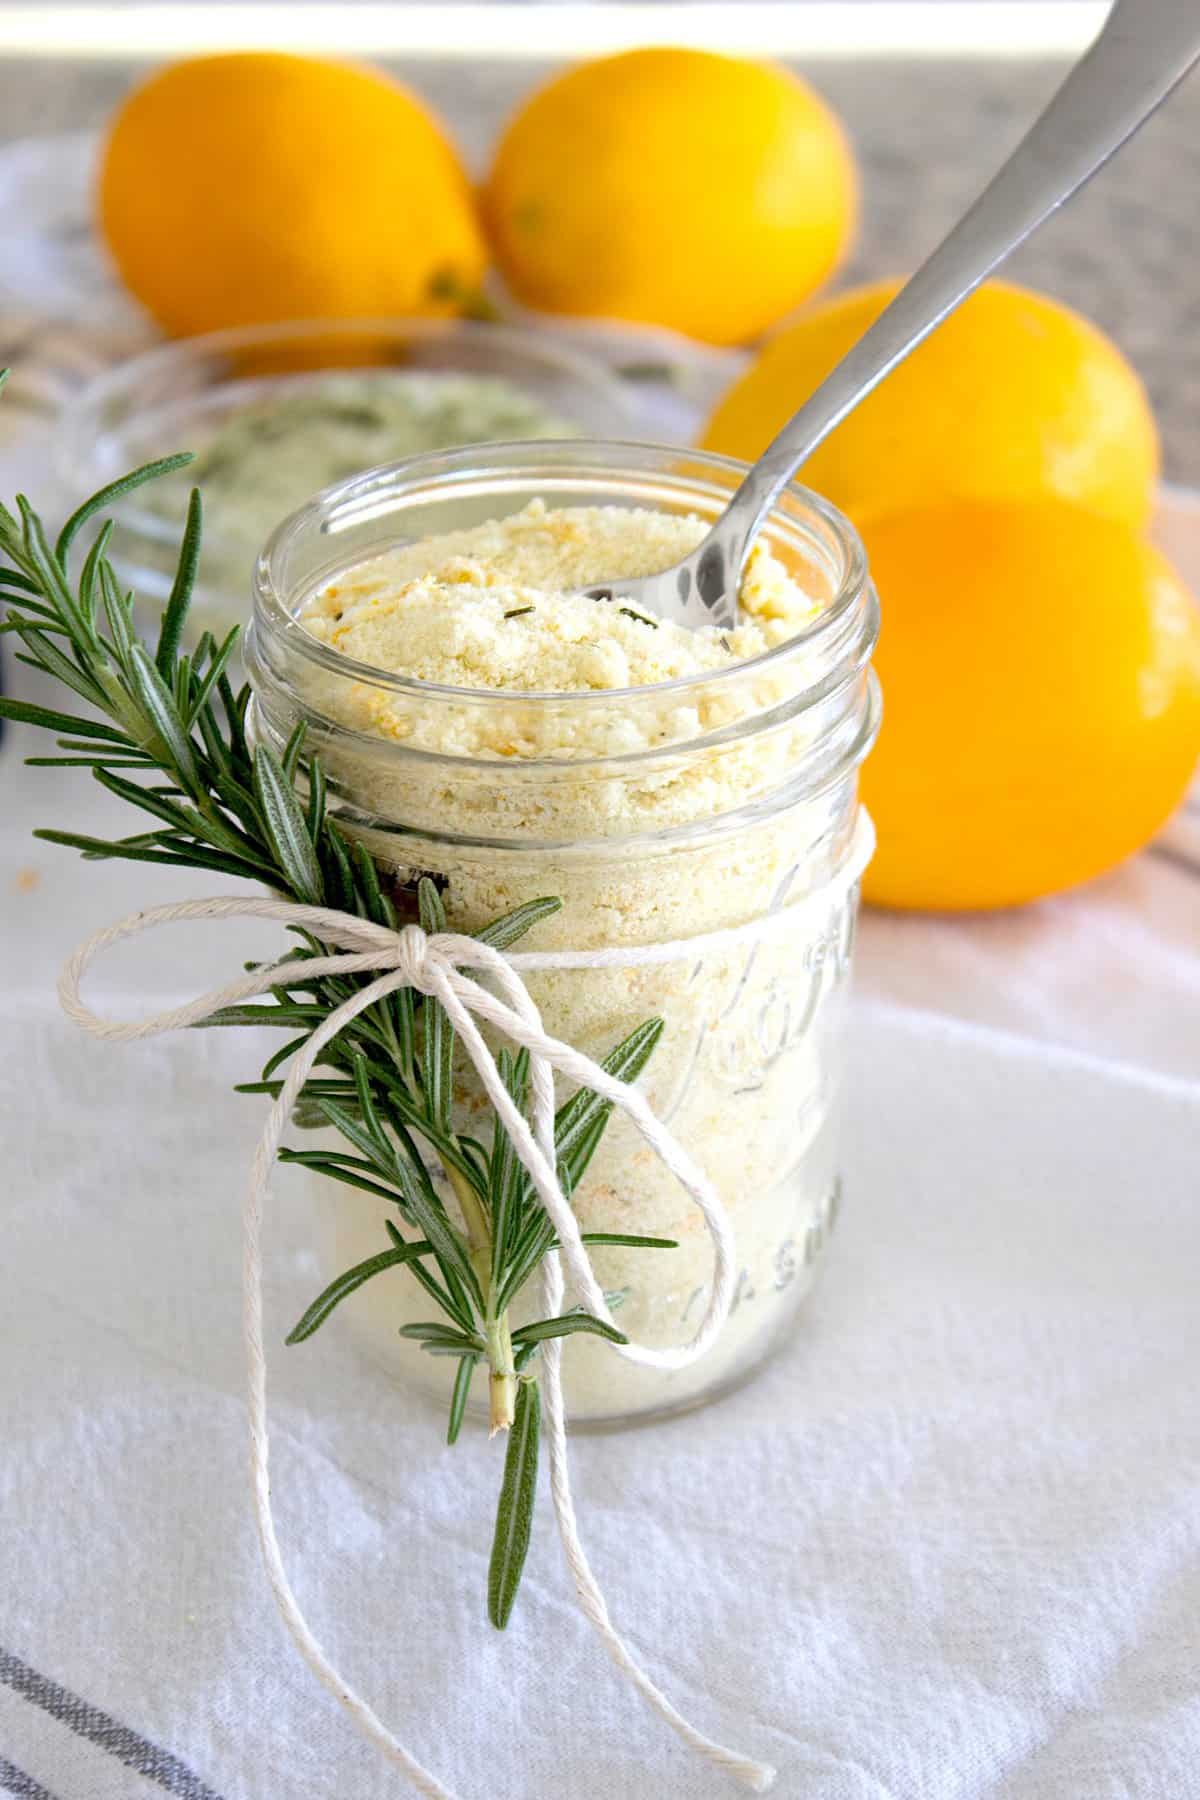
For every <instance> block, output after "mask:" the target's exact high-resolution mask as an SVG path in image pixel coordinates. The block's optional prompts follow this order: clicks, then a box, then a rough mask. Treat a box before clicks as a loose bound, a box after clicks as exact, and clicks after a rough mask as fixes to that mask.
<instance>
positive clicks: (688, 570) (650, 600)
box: [585, 0, 1200, 626]
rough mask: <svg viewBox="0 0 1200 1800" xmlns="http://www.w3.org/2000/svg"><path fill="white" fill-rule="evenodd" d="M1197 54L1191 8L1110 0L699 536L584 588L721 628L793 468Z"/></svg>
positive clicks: (1098, 161)
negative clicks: (669, 561) (930, 248)
mask: <svg viewBox="0 0 1200 1800" xmlns="http://www.w3.org/2000/svg"><path fill="white" fill-rule="evenodd" d="M1197 57H1200V5H1198V4H1197V0H1115V3H1114V5H1113V7H1112V10H1111V11H1110V13H1109V15H1108V18H1107V19H1106V21H1105V24H1104V28H1103V30H1102V31H1101V33H1100V35H1099V37H1098V38H1097V39H1096V41H1095V43H1094V44H1093V45H1092V47H1091V49H1090V50H1089V51H1088V52H1087V54H1086V55H1085V56H1084V57H1082V58H1081V60H1080V61H1079V62H1078V63H1077V64H1076V66H1075V68H1074V69H1073V70H1072V71H1071V73H1070V74H1069V75H1068V77H1067V79H1066V81H1065V82H1064V83H1063V85H1062V86H1061V87H1060V88H1059V90H1058V92H1057V93H1056V94H1055V96H1054V98H1053V99H1052V100H1051V102H1050V104H1049V106H1047V108H1046V110H1045V112H1043V113H1042V115H1041V117H1040V118H1039V119H1038V120H1037V122H1036V123H1035V124H1034V125H1033V127H1032V128H1031V130H1030V131H1029V133H1028V134H1027V136H1026V137H1025V138H1024V139H1023V140H1022V142H1021V143H1020V144H1019V145H1018V146H1017V148H1016V150H1015V151H1014V152H1013V154H1012V155H1011V156H1010V157H1009V159H1008V161H1007V162H1006V163H1005V164H1004V166H1003V168H1002V169H1001V170H1000V172H999V174H998V175H996V176H995V177H994V178H993V180H992V182H991V184H990V185H989V186H988V187H987V188H985V189H984V191H983V193H982V194H981V195H980V196H979V199H978V200H976V202H975V204H974V205H973V206H972V207H971V209H970V211H969V212H967V213H966V214H965V215H964V216H963V218H962V219H960V220H959V222H958V224H957V225H956V226H955V227H954V228H953V230H952V231H951V232H950V235H949V236H948V237H947V238H945V239H943V241H942V243H941V244H940V245H939V246H938V248H937V249H936V250H935V251H934V252H933V254H932V256H930V257H929V259H928V261H927V262H925V263H924V264H923V265H922V266H921V268H919V269H918V270H917V272H916V274H915V275H914V276H913V277H912V279H911V280H910V281H909V282H908V283H907V284H906V285H905V286H904V287H903V288H902V289H901V290H900V292H899V293H898V294H897V295H896V297H895V299H894V300H893V301H892V302H891V304H890V306H888V307H887V309H886V310H885V311H884V312H882V313H881V314H880V315H879V317H878V318H877V319H876V320H875V323H874V324H873V325H872V326H871V328H870V329H869V330H868V331H867V332H865V333H864V335H863V336H862V337H861V338H860V339H859V341H858V342H857V344H855V345H854V347H853V349H852V350H850V351H849V352H848V353H847V355H846V356H845V357H843V359H842V361H841V362H840V363H839V364H838V366H837V367H836V369H834V370H833V372H832V373H831V374H830V375H828V376H827V377H826V378H825V380H824V381H823V382H822V383H821V385H820V387H819V388H818V389H817V390H816V392H815V393H814V394H813V395H811V396H810V398H809V399H808V400H806V401H805V403H804V405H803V406H802V407H801V408H800V410H799V412H798V413H796V415H795V416H794V418H792V419H791V420H790V421H789V423H788V424H786V425H785V426H784V428H783V430H782V431H781V432H780V433H779V435H778V437H776V438H775V439H774V441H773V442H772V443H771V444H769V445H768V447H767V448H766V450H764V452H763V454H762V455H761V456H760V457H759V459H758V461H757V462H756V463H755V464H754V466H753V468H752V469H751V470H750V472H749V474H748V475H747V476H746V478H745V480H744V481H743V482H742V484H741V486H740V487H739V488H738V490H737V492H736V493H735V494H734V496H733V498H732V500H731V501H730V502H729V505H728V506H727V507H726V509H725V511H724V512H723V513H722V515H721V517H720V518H719V519H718V520H717V522H716V524H715V525H714V526H713V528H712V530H711V531H710V532H709V533H708V536H707V537H706V538H705V539H704V541H703V542H702V543H701V544H699V545H698V546H697V548H696V549H695V550H693V551H692V553H691V555H690V556H687V557H685V558H684V560H683V561H682V562H680V563H676V564H675V565H674V567H673V568H670V569H664V570H662V571H661V573H659V574H657V575H645V576H641V577H639V578H637V579H633V580H628V581H626V580H621V581H617V582H611V583H609V582H605V583H600V584H597V585H596V586H594V587H589V588H587V589H586V590H585V592H587V593H589V594H592V595H594V596H595V597H596V598H598V599H610V598H611V597H612V595H613V594H614V593H616V594H619V595H620V597H621V598H622V599H628V600H630V601H632V602H633V603H634V604H635V605H639V606H642V607H646V608H648V609H649V610H650V611H652V612H657V613H659V614H661V615H662V616H663V617H666V618H672V619H675V620H677V621H679V622H680V623H682V624H686V625H718V626H727V625H732V624H734V623H735V622H736V620H737V611H738V606H737V595H738V587H739V577H740V574H741V569H742V564H743V563H744V561H745V559H746V554H747V552H748V550H749V548H750V546H751V544H752V543H753V541H754V538H755V536H756V535H757V533H758V531H759V529H760V527H761V525H762V523H763V520H764V519H765V517H766V515H767V513H768V511H769V510H770V508H771V506H772V505H773V504H774V502H775V501H776V500H777V499H778V497H779V495H780V494H781V493H782V492H783V489H784V488H785V487H786V486H787V484H788V482H789V481H790V480H791V478H792V476H793V475H794V474H795V472H796V470H797V469H798V468H799V466H800V464H801V463H803V462H804V461H805V459H806V458H807V457H809V456H811V454H812V452H813V451H814V450H815V449H816V447H817V445H818V444H819V443H821V442H822V441H823V439H824V438H826V437H828V435H829V433H830V432H831V431H832V430H833V429H834V427H835V426H836V425H840V424H841V422H842V420H843V419H844V418H845V417H846V415H847V414H848V413H850V412H853V410H854V408H855V407H856V406H857V405H858V403H859V401H860V400H863V399H865V398H866V396H867V395H868V394H869V393H870V392H871V391H872V389H874V388H876V387H878V385H879V383H880V382H881V381H882V380H883V378H884V376H885V375H887V374H889V373H890V372H891V370H892V369H894V368H895V367H896V365H897V363H900V362H902V361H903V360H904V358H905V357H906V356H907V355H908V354H909V352H910V351H911V350H915V349H916V347H917V345H918V344H919V343H921V342H922V341H923V340H924V339H925V338H927V337H928V336H929V334H930V332H931V331H933V330H934V329H935V327H936V326H938V325H940V324H941V322H942V320H943V319H945V318H946V317H948V315H949V314H950V313H952V312H953V311H954V309H955V307H956V306H960V305H961V304H962V302H963V301H964V300H965V299H966V298H967V296H968V295H969V294H972V293H973V292H974V291H975V289H976V288H977V287H978V286H979V284H980V282H982V281H983V280H984V279H985V278H986V277H987V276H988V275H990V274H991V272H992V270H993V269H995V268H996V267H997V266H998V265H999V264H1000V263H1002V262H1003V261H1004V259H1005V257H1006V256H1008V254H1009V253H1010V251H1012V250H1015V249H1016V247H1017V245H1018V244H1020V243H1022V242H1023V241H1024V239H1025V238H1027V237H1028V236H1029V234H1030V233H1031V232H1032V231H1034V230H1036V228H1037V227H1038V226H1039V225H1040V224H1041V223H1042V221H1043V219H1046V218H1048V217H1049V215H1050V214H1051V213H1052V212H1054V211H1056V210H1057V208H1058V207H1060V206H1061V205H1062V204H1063V202H1064V201H1065V200H1069V199H1070V197H1071V195H1072V194H1074V193H1075V192H1077V190H1078V189H1079V188H1081V187H1082V186H1083V184H1084V183H1085V182H1086V181H1088V180H1089V179H1090V178H1091V176H1093V175H1094V174H1095V173H1096V170H1097V169H1099V168H1100V167H1101V165H1102V164H1103V163H1105V162H1107V160H1108V158H1109V157H1110V156H1112V155H1113V153H1114V151H1116V150H1119V149H1120V147H1121V145H1122V144H1123V143H1125V141H1126V139H1128V138H1129V137H1131V136H1132V135H1133V133H1134V132H1135V131H1136V130H1137V128H1138V126H1139V125H1141V124H1143V123H1144V121H1145V120H1146V119H1148V118H1149V116H1150V114H1151V113H1152V112H1153V111H1154V110H1155V108H1156V107H1157V106H1159V105H1160V104H1161V102H1162V101H1163V100H1165V99H1166V97H1167V95H1168V94H1169V93H1170V92H1171V90H1172V88H1174V87H1175V85H1176V84H1177V83H1178V82H1179V81H1181V80H1182V79H1183V77H1184V76H1185V75H1186V74H1187V72H1188V70H1189V69H1190V68H1191V67H1192V65H1193V63H1194V62H1195V61H1196V59H1197Z"/></svg>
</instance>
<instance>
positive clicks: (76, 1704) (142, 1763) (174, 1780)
mask: <svg viewBox="0 0 1200 1800" xmlns="http://www.w3.org/2000/svg"><path fill="white" fill-rule="evenodd" d="M0 1681H3V1682H4V1683H5V1684H6V1685H7V1686H8V1687H10V1688H12V1689H13V1690H14V1692H15V1693H18V1694H20V1695H21V1697H22V1698H23V1699H25V1700H28V1701H30V1702H31V1704H32V1705H34V1706H40V1707H41V1708H42V1710H43V1712H48V1713H49V1714H50V1716H51V1718H53V1719H57V1720H58V1721H59V1723H60V1724H63V1725H65V1726H67V1728H68V1730H70V1731H73V1732H74V1733H75V1735H76V1736H77V1737H82V1738H87V1739H88V1740H89V1741H90V1742H91V1743H93V1744H96V1745H98V1746H99V1748H100V1749H101V1750H106V1751H107V1752H108V1754H109V1755H110V1756H115V1757H116V1759H117V1761H118V1762H122V1763H124V1764H125V1767H126V1768H127V1769H135V1770H136V1771H137V1773H138V1774H139V1775H144V1776H145V1777H146V1779H147V1780H148V1781H155V1782H157V1783H158V1785H159V1787H161V1788H165V1789H166V1790H167V1792H168V1793H169V1794H175V1795H176V1796H177V1797H178V1800H220V1795H219V1794H217V1793H214V1791H213V1789H212V1788H210V1787H208V1786H207V1785H206V1784H205V1783H204V1782H203V1781H201V1780H200V1777H199V1776H198V1775H193V1773H192V1771H191V1770H190V1769H189V1768H188V1766H187V1764H186V1763H181V1762H180V1760H179V1758H178V1757H177V1756H172V1755H171V1752H170V1751H169V1750H162V1749H160V1748H159V1746H158V1745H157V1744H152V1743H151V1742H150V1740H149V1739H148V1738H144V1737H142V1736H141V1734H140V1732H137V1731H134V1729H133V1727H132V1726H130V1725H122V1724H121V1723H120V1721H119V1720H117V1719H110V1718H109V1716H108V1714H107V1713H105V1712H101V1711H100V1708H99V1707H98V1706H92V1705H91V1704H90V1703H89V1702H88V1701H87V1700H81V1699H80V1697H79V1695H78V1694H73V1693H71V1691H70V1689H69V1688H65V1687H60V1686H59V1684H58V1682H57V1681H51V1680H50V1678H49V1676H47V1675H39V1673H38V1671H37V1670H36V1669H31V1668H30V1666H29V1664H28V1663H24V1662H22V1661H21V1659H20V1657H19V1656H14V1655H13V1654H12V1652H11V1651H10V1650H3V1649H0ZM0 1766H2V1765H0ZM16 1791H17V1792H18V1793H21V1792H22V1791H23V1790H22V1789H20V1788H18V1789H17V1790H16ZM38 1792H40V1790H35V1797H36V1793H38Z"/></svg>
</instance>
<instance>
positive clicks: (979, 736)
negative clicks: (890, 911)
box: [862, 500, 1200, 910]
mask: <svg viewBox="0 0 1200 1800" xmlns="http://www.w3.org/2000/svg"><path fill="white" fill-rule="evenodd" d="M864 538H865V542H866V546H867V553H868V558H869V561H870V563H871V566H872V569H873V572H874V576H875V580H876V583H877V585H878V588H879V595H880V602H881V606H882V609H883V632H882V635H881V637H880V642H879V649H878V654H877V658H876V668H877V670H878V673H879V678H880V681H881V682H882V685H883V729H882V730H881V732H880V735H879V740H878V743H877V745H876V748H875V750H874V752H873V754H872V755H871V756H870V757H869V758H868V760H867V763H866V765H865V767H864V769H863V778H862V794H863V799H864V800H865V802H866V804H867V805H868V806H869V807H870V809H871V812H872V814H873V815H874V818H875V823H876V826H877V828H878V833H879V849H878V852H877V855H876V858H875V861H874V862H873V864H872V865H871V867H870V869H869V870H868V871H867V876H866V880H865V883H864V892H865V893H866V895H867V897H868V898H869V899H871V900H874V901H877V902H879V903H881V904H883V905H886V906H897V907H920V908H937V909H947V910H960V909H970V908H976V907H997V906H1011V905H1013V904H1015V903H1017V902H1019V901H1023V900H1031V899H1034V898H1036V897H1037V896H1039V895H1043V894H1052V893H1056V892H1057V891H1058V890H1059V889H1062V888H1068V887H1073V886H1074V885H1075V884H1076V883H1078V882H1081V881H1086V880H1088V879H1089V877H1091V876H1093V875H1098V874H1099V873H1100V872H1101V871H1102V870H1105V869H1109V868H1112V867H1113V865H1114V864H1116V863H1119V862H1121V861H1122V860H1123V859H1124V858H1125V857H1127V856H1129V855H1130V854H1131V853H1132V852H1133V851H1134V850H1136V849H1138V847H1139V846H1140V845H1142V844H1144V843H1145V842H1146V841H1147V840H1148V839H1149V838H1151V837H1152V836H1153V835H1154V833H1155V832H1156V831H1157V830H1158V828H1159V827H1160V826H1161V825H1162V824H1163V822H1164V820H1165V819H1166V818H1167V817H1168V816H1169V815H1170V813H1171V812H1172V811H1173V810H1174V808H1175V807H1176V806H1177V805H1178V803H1179V801H1180V800H1181V799H1182V797H1183V794H1184V792H1185V790H1186V788H1187V785H1188V782H1189V780H1190V779H1191V776H1192V774H1193V772H1194V770H1195V768H1196V762H1197V758H1198V757H1200V610H1198V609H1197V606H1196V604H1195V602H1194V600H1193V599H1192V597H1191V595H1190V594H1189V593H1188V592H1187V590H1186V589H1185V588H1184V586H1183V584H1182V582H1181V581H1180V579H1179V577H1178V576H1177V575H1176V573H1175V572H1174V570H1173V569H1172V568H1171V566H1170V565H1169V563H1168V562H1167V561H1166V559H1165V558H1164V557H1163V556H1161V555H1160V554H1159V552H1158V551H1157V550H1155V549H1154V548H1153V547H1152V546H1151V545H1150V544H1148V543H1146V542H1145V541H1144V540H1143V539H1142V538H1140V537H1139V536H1138V535H1137V534H1136V533H1135V532H1133V531H1132V530H1130V528H1129V527H1128V526H1127V525H1122V524H1119V523H1117V522H1116V521H1115V520H1112V519H1105V518H1102V517H1100V516H1099V515H1097V514H1095V513H1089V512H1085V511H1083V510H1082V509H1081V508H1079V507H1075V506H1068V505H1066V504H1064V503H1063V502H1061V501H1054V500H1051V501H1037V502H1034V503H1032V504H1020V505H1015V504H1006V503H1003V502H996V501H978V500H965V501H947V502H943V503H942V504H941V505H937V506H932V507H926V508H923V509H919V510H915V511H912V512H906V513H891V514H889V515H887V516H886V517H879V518H877V519H875V520H874V521H869V522H868V523H867V525H866V527H865V530H864Z"/></svg>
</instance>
